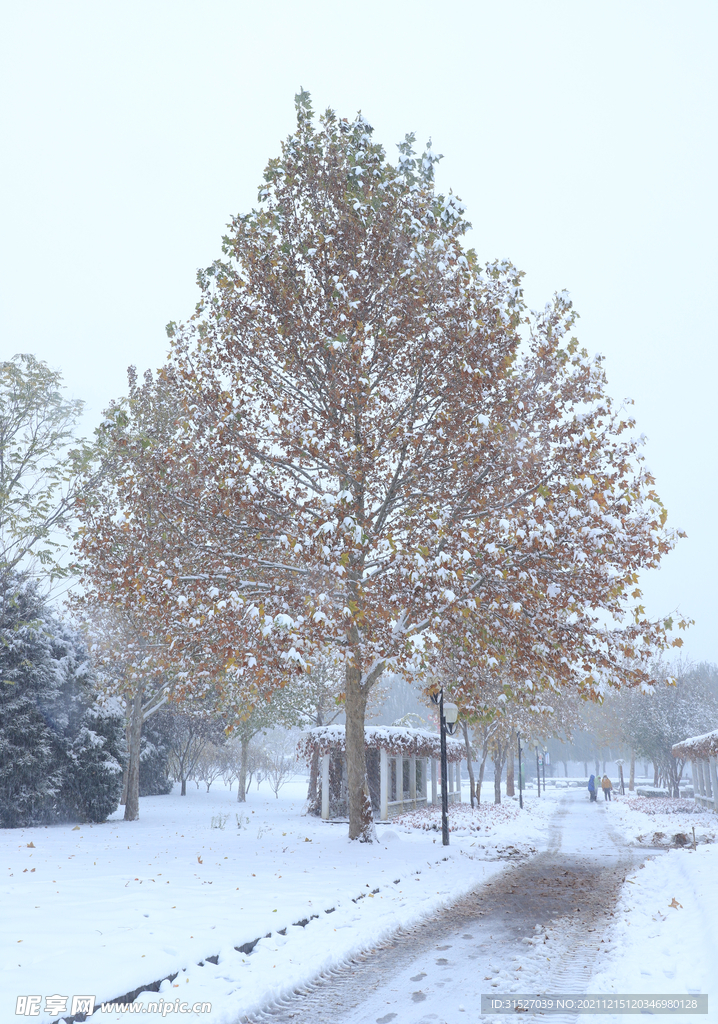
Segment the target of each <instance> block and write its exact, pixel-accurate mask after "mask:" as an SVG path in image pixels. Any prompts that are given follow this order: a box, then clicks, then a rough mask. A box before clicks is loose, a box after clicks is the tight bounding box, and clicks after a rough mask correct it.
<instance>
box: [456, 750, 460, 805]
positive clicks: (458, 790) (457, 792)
mask: <svg viewBox="0 0 718 1024" xmlns="http://www.w3.org/2000/svg"><path fill="white" fill-rule="evenodd" d="M456 802H457V804H460V803H461V761H457V762H456Z"/></svg>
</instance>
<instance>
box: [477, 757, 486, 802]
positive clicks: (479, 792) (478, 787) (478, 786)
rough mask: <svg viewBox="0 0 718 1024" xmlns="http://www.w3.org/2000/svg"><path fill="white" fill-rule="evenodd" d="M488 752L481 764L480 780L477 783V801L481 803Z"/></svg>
mask: <svg viewBox="0 0 718 1024" xmlns="http://www.w3.org/2000/svg"><path fill="white" fill-rule="evenodd" d="M486 756H487V754H486V752H485V753H484V756H483V758H482V759H481V764H480V765H479V781H478V782H477V783H476V803H477V804H479V805H481V783H482V782H483V781H484V769H485V768H486Z"/></svg>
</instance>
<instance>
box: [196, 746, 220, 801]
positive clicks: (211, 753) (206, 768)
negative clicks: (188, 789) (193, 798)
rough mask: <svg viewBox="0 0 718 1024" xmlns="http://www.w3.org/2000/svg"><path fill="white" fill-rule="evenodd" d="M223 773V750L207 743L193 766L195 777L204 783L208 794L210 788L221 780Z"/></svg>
mask: <svg viewBox="0 0 718 1024" xmlns="http://www.w3.org/2000/svg"><path fill="white" fill-rule="evenodd" d="M224 771H225V760H224V750H223V748H222V747H219V746H217V745H216V744H215V743H207V744H206V745H205V747H204V749H203V750H202V753H201V754H200V756H199V758H198V760H197V763H196V764H195V776H196V778H197V779H199V781H200V782H204V784H205V786H206V787H207V792H208V793H209V790H210V786H211V785H212V783H213V782H215V781H216V780H217V779H219V778H221V777H222V775H223V773H224Z"/></svg>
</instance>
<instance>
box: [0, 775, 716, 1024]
mask: <svg viewBox="0 0 718 1024" xmlns="http://www.w3.org/2000/svg"><path fill="white" fill-rule="evenodd" d="M304 791H305V783H304V782H296V783H291V784H289V785H287V786H286V787H285V788H284V789H283V790H282V791H281V792H280V797H279V799H278V800H276V799H274V797H273V796H271V795H270V794H269V793H268V791H267V790H266V786H265V788H264V792H260V793H257V792H256V790H254V789H253V791H252V793H251V794H250V797H249V801H248V803H247V804H245V805H239V804H237V803H236V794H235V793H229V792H227V791H226V790H224V789H223V788H222V787H221V786H219V787H217V786H216V784H215V786H213V787H212V791H211V792H210V793H209V794H207V793H205V792H202V791H198V790H195V789H194V787H191V789H190V790H189V791H188V795H187V797H186V798H181V797H179V796H178V795H177V794H176V793H175V794H172V795H170V796H168V797H157V798H146V799H143V800H141V808H140V811H141V820H140V821H139V822H135V823H130V824H127V823H125V822H123V821H121V820H119V816H118V818H117V820H113V821H110V822H108V823H107V824H105V825H99V826H97V825H96V826H94V827H93V826H83V827H82V828H80V829H72V828H69V827H64V828H47V829H24V830H19V829H18V830H5V831H0V850H1V851H2V859H1V860H0V868H1V869H2V870H3V874H4V875H5V876H6V877H5V878H4V879H3V890H2V906H3V914H2V921H1V922H0V929H2V942H3V950H4V956H3V962H2V968H1V969H0V978H1V979H2V980H1V981H0V1019H1V1020H3V1021H4V1020H10V1019H17V1018H16V1017H15V1007H16V999H17V996H20V995H41V996H42V997H43V999H42V1006H43V1008H44V1006H45V1004H46V997H47V996H50V995H63V996H65V995H66V996H69V997H70V1001H68V1010H69V1009H70V1002H71V997H72V996H73V995H81V994H92V995H94V996H96V999H97V1002H100V1001H104V1000H111V999H112V998H113V997H117V996H120V995H123V994H125V993H127V992H131V991H134V990H135V989H136V988H138V987H139V986H140V985H143V984H147V983H149V982H152V981H155V980H159V979H162V978H166V977H167V976H168V975H169V974H172V973H175V972H177V977H176V978H174V980H173V981H164V982H163V984H162V986H161V988H160V991H159V993H158V994H154V993H152V994H150V993H147V992H144V993H143V994H142V995H140V996H138V999H137V1005H138V1006H139V1005H140V1004H142V1005H143V1006H144V1007H146V1006H147V1004H149V1003H151V1002H152V1001H159V1000H166V1001H172V1000H175V999H181V1001H182V1002H185V1003H187V1004H189V1005H190V1006H191V1005H193V1004H194V1003H201V1002H211V1004H212V1010H211V1012H209V1013H206V1012H205V1013H201V1014H194V1013H188V1014H183V1015H180V1014H174V1013H173V1014H170V1015H169V1016H168V1017H165V1019H170V1020H172V1019H175V1020H177V1019H183V1020H192V1019H197V1020H202V1021H205V1022H207V1024H209V1022H212V1024H214V1022H217V1024H219V1022H227V1024H229V1022H235V1021H239V1020H241V1019H242V1017H243V1015H245V1014H247V1013H248V1012H252V1011H253V1010H256V1009H258V1008H259V1007H261V1006H262V1005H265V1004H266V1003H267V1001H268V1000H270V999H272V998H276V997H277V996H279V995H281V994H282V993H285V992H290V991H291V990H292V989H294V988H295V987H296V986H298V985H300V984H301V983H303V982H305V981H307V980H310V979H311V978H313V977H315V976H316V975H317V974H319V973H320V972H321V971H323V970H326V969H327V968H328V967H329V966H331V965H332V964H335V963H338V962H341V961H343V960H345V959H346V958H347V957H349V956H351V955H353V954H355V953H356V952H358V951H359V950H362V949H367V948H371V947H372V946H375V945H377V944H378V943H380V942H381V941H382V940H383V939H385V938H386V937H387V936H388V935H390V934H391V933H392V932H393V931H394V930H395V929H396V928H397V927H398V926H404V927H408V926H410V925H412V924H413V923H415V922H416V921H418V920H421V919H422V918H425V919H426V918H427V917H431V916H432V915H435V914H436V911H437V910H438V909H439V908H441V907H443V906H445V905H446V904H447V903H449V902H451V901H452V900H455V899H456V898H457V897H460V896H461V895H462V894H463V893H466V892H468V891H469V890H471V889H472V888H473V887H475V886H477V885H480V884H481V883H482V882H483V881H487V880H490V879H492V878H494V877H495V876H496V874H497V873H498V872H500V871H502V870H503V869H504V867H505V866H506V865H507V864H510V863H511V862H516V861H521V860H525V857H526V855H530V854H531V853H532V851H536V850H538V851H541V850H545V849H547V848H548V847H549V845H551V844H553V846H554V847H556V844H557V842H558V855H561V854H565V855H566V856H567V857H574V856H576V855H578V854H580V855H582V856H583V855H588V856H592V857H596V858H597V863H598V859H599V858H600V857H602V856H604V857H605V856H612V857H615V856H618V854H617V852H616V851H617V850H618V847H620V846H622V845H623V844H624V843H633V844H634V848H635V849H636V851H637V852H636V857H637V860H636V863H638V860H642V859H643V858H644V857H645V856H650V857H651V859H650V860H649V861H648V863H647V864H646V867H645V869H641V870H639V869H636V870H635V871H634V872H633V873H632V874H630V875H629V880H628V881H627V882H626V884H625V886H623V892H622V895H621V897H620V901H619V908H620V913H618V914H617V915H616V917H615V918H614V920H613V923H612V926H611V928H610V929H609V933H610V934H609V933H607V934H606V936H605V942H604V943H603V944H601V945H600V946H599V941H600V940H599V938H598V935H596V936H595V941H596V950H597V952H596V960H595V972H594V978H593V979H592V980H591V982H590V985H589V986H588V989H587V990H588V991H606V992H608V991H612V992H619V991H625V992H652V991H655V992H667V991H671V992H691V991H695V990H696V989H698V990H700V991H703V992H706V991H708V992H710V983H712V978H711V977H710V975H709V973H708V971H709V964H708V960H709V956H710V955H711V950H713V951H714V950H715V949H716V948H718V933H717V932H716V924H715V921H716V920H717V919H718V882H717V881H716V880H717V879H718V870H717V869H718V859H717V858H716V853H718V844H717V845H710V844H706V845H699V848H698V851H697V853H694V852H693V851H692V850H690V851H687V850H677V851H672V852H670V853H663V852H659V851H656V852H653V853H651V851H646V852H645V853H643V852H641V847H640V844H638V843H637V842H636V839H637V837H638V836H643V837H645V836H650V837H653V834H654V833H656V832H663V833H664V834H669V833H670V834H671V835H673V834H676V833H679V832H683V833H685V832H688V833H690V835H691V839H692V832H691V828H692V826H693V825H694V824H695V825H696V833H697V834H698V835H699V836H701V835H705V836H706V838H708V839H710V838H711V837H712V836H714V835H715V833H716V831H718V829H717V828H716V826H718V818H717V817H716V816H715V815H709V814H706V813H701V814H687V813H685V812H683V813H678V814H659V815H648V814H645V813H644V812H643V811H642V810H640V809H639V808H640V806H641V804H642V803H645V805H646V806H649V807H650V802H648V801H644V802H642V801H636V800H627V799H626V800H623V801H621V800H617V801H615V802H614V803H612V804H610V805H603V803H601V804H600V805H599V806H596V805H589V804H588V802H587V800H586V799H585V794H583V793H581V792H580V791H568V792H567V791H565V790H564V791H562V790H557V791H553V790H549V792H548V794H547V795H546V796H545V797H542V799H541V800H540V801H539V800H537V798H536V796H535V795H532V796H529V797H528V798H527V802H526V809H525V811H524V812H523V813H521V812H520V811H519V809H518V805H517V804H516V803H515V802H514V801H508V802H505V803H504V804H502V805H501V806H500V807H494V805H493V804H486V805H482V807H481V808H480V809H479V811H478V812H476V813H475V814H474V815H471V814H470V813H469V812H468V810H467V809H466V808H464V807H461V808H457V809H456V811H455V812H453V820H452V824H453V828H452V836H451V846H450V847H449V848H448V850H446V849H444V848H443V847H442V846H441V837H440V833H439V832H437V831H436V824H437V822H436V818H435V816H434V817H433V818H432V816H431V815H428V814H426V813H425V812H417V813H416V814H413V815H408V816H406V817H405V818H404V819H402V820H400V821H396V822H393V823H390V824H389V825H379V827H378V832H379V837H380V840H381V842H380V843H379V844H377V845H374V846H368V847H367V846H361V845H359V844H356V843H351V844H350V843H349V842H348V841H347V839H346V825H343V824H327V823H324V822H321V821H319V820H318V819H316V818H307V817H302V816H301V814H300V811H301V807H302V804H303V796H304ZM653 807H655V805H653ZM589 812H590V813H591V814H594V815H595V816H596V817H594V818H593V819H589V817H588V815H589ZM237 815H239V816H240V824H241V828H239V827H238V826H237V820H236V816H237ZM556 821H561V822H563V824H562V825H561V830H560V839H559V840H557V839H556V835H557V834H559V833H557V832H556V828H557V826H556ZM599 822H600V827H598V824H599ZM218 825H222V826H223V827H221V828H220V827H217V826H218ZM594 825H595V826H596V827H595V828H594ZM213 826H214V827H213ZM607 837H608V838H607ZM29 844H32V845H29ZM607 844H608V845H607ZM644 845H645V840H644ZM609 847H610V849H609ZM3 861H4V864H3V863H2V862H3ZM537 863H538V862H537ZM672 899H675V901H676V902H677V903H679V904H680V907H675V906H671V900H672ZM314 915H316V917H315V916H314ZM302 921H308V923H307V924H306V925H305V926H304V927H302V926H301V925H300V924H298V922H302ZM536 923H538V924H541V925H542V935H543V934H546V935H547V936H549V938H547V939H546V940H545V941H544V939H543V938H541V944H540V946H541V948H539V944H538V943H536V942H528V941H527V943H526V944H525V945H524V946H523V951H522V953H521V956H520V958H519V959H518V960H511V959H510V958H509V960H508V961H507V964H508V965H509V966H511V968H512V970H511V971H510V970H507V964H503V963H501V964H499V962H498V961H499V959H500V958H497V957H496V956H494V961H495V962H492V966H491V971H490V973H489V974H487V978H488V977H492V978H495V980H497V981H498V986H499V987H498V988H497V987H496V986H493V990H494V991H507V992H509V991H514V992H517V991H521V992H526V991H531V990H532V988H536V990H537V991H538V990H543V991H551V988H552V980H553V978H552V976H551V975H547V966H546V964H547V958H546V949H545V948H544V946H545V944H546V943H548V942H549V941H554V940H553V938H552V935H553V933H552V925H551V923H550V922H549V921H543V920H541V921H538V922H531V929H530V932H529V933H528V936H530V934H532V933H533V931H534V930H535V924H536ZM543 926H545V928H543ZM285 930H286V934H280V933H283V932H285ZM564 931H565V929H564ZM263 936H269V937H268V938H264V937H263ZM260 937H261V938H260ZM258 938H259V939H260V941H259V943H258V944H257V945H256V946H255V948H254V949H253V951H252V953H251V954H248V953H246V952H243V951H238V950H237V949H236V947H238V946H243V945H244V944H251V943H253V942H254V941H255V940H256V939H258ZM563 938H564V940H565V939H566V935H565V934H564V936H563ZM584 938H585V936H584ZM591 941H592V942H593V941H594V937H591ZM557 948H558V947H557ZM599 949H600V950H601V952H600V953H599V952H598V950H599ZM507 953H508V950H507ZM713 955H714V954H713ZM210 956H211V957H213V958H214V957H218V962H217V963H216V964H214V963H209V962H207V960H206V958H207V957H210ZM439 959H440V957H439ZM200 961H202V962H203V963H204V966H202V967H199V966H197V964H198V962H200ZM467 963H469V965H470V967H471V970H473V971H474V975H475V974H476V967H477V966H478V965H477V963H476V962H475V957H473V958H472V957H470V958H469V960H467ZM518 967H521V968H522V973H521V974H519V973H518V971H517V968H518ZM437 969H438V968H437ZM482 969H483V968H482ZM646 972H648V973H646ZM667 972H668V973H667ZM416 976H417V975H416V973H414V974H413V975H412V974H411V973H410V974H409V975H408V978H409V980H410V979H411V978H412V977H416ZM474 981H475V982H476V981H479V982H481V983H482V984H481V985H479V986H478V988H477V992H478V991H479V989H480V988H486V982H485V981H483V979H482V978H476V977H474ZM527 984H528V985H529V988H527V987H526V986H527ZM474 987H476V986H474ZM453 991H454V987H453V986H452V992H453ZM460 991H461V989H459V992H460ZM472 991H473V990H472ZM564 991H565V990H564ZM442 998H443V999H444V1003H445V1001H446V999H445V996H444V997H442V986H441V985H440V984H439V985H438V987H437V989H436V992H435V1001H436V1005H437V1006H440V1005H442ZM451 1002H452V1006H453V1004H454V1003H456V1005H455V1006H453V1010H452V1012H456V1013H457V1014H458V1013H461V1012H462V1010H461V1008H460V1006H459V1003H460V1002H461V1000H460V999H459V998H458V996H457V998H456V999H453V997H452V1001H451ZM384 1005H386V1001H385V1002H384ZM462 1005H464V1004H462ZM465 1006H466V1010H469V1011H473V1013H472V1014H471V1016H472V1018H473V1019H478V1018H479V1015H478V1012H477V1011H478V1007H477V1006H476V1004H475V1002H474V1001H473V997H472V1002H471V1003H469V1002H466V1000H465ZM367 1009H368V1008H367ZM417 1009H419V1008H418V1007H417ZM421 1010H422V1011H423V1014H424V1016H423V1017H422V1019H428V1017H426V1014H429V1016H430V1011H429V1007H428V1006H427V1005H426V1004H423V1005H422V1006H421ZM447 1012H448V1011H447ZM58 1016H59V1014H57V1013H55V1014H54V1015H52V1014H49V1013H44V1012H41V1013H40V1015H39V1016H37V1017H35V1018H34V1019H35V1020H38V1021H44V1022H49V1021H51V1020H56V1019H57V1017H58ZM156 1016H157V1015H156V1014H154V1013H145V1014H143V1019H144V1020H148V1021H149V1020H152V1019H154V1018H155V1017H156ZM380 1016H382V1014H379V1015H378V1016H376V1017H373V1016H369V1017H366V1016H365V1017H364V1018H361V1017H355V1018H353V1019H356V1020H357V1021H359V1020H361V1019H366V1020H367V1021H368V1020H372V1021H374V1020H375V1019H379V1017H380ZM383 1016H387V1014H386V1011H385V1012H384V1014H383ZM124 1017H125V1014H116V1013H104V1014H102V1018H101V1019H103V1020H107V1021H111V1020H120V1019H124ZM468 1018H469V1014H468V1013H467V1019H468ZM387 1019H390V1017H387ZM439 1019H440V1020H447V1021H451V1022H452V1024H453V1021H454V1020H456V1019H459V1018H458V1017H456V1016H455V1017H450V1016H446V1015H445V1016H441V1017H440V1018H439ZM461 1019H463V1017H462V1018H461ZM606 1019H617V1020H620V1019H621V1018H608V1017H607V1018H606ZM627 1019H628V1018H627ZM672 1019H677V1018H672ZM686 1019H688V1018H686ZM709 1019H710V1018H709ZM716 1019H718V1018H716ZM395 1024H404V1021H403V1020H402V1019H397V1020H396V1021H395Z"/></svg>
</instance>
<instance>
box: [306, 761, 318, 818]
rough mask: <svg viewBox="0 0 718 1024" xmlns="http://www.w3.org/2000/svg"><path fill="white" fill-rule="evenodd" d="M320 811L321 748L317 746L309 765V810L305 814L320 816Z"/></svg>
mask: <svg viewBox="0 0 718 1024" xmlns="http://www.w3.org/2000/svg"><path fill="white" fill-rule="evenodd" d="M319 809H320V798H319V747H317V746H315V747H314V750H313V751H312V760H311V764H310V765H309V786H308V788H307V809H306V811H305V814H318V813H319Z"/></svg>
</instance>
